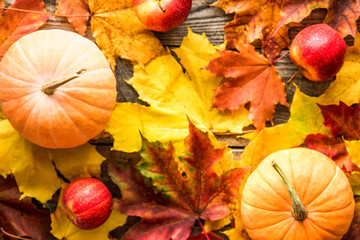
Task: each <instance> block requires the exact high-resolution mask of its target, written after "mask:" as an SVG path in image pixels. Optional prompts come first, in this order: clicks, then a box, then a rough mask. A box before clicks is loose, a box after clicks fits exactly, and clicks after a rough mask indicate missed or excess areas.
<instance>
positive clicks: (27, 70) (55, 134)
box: [0, 30, 116, 148]
mask: <svg viewBox="0 0 360 240" xmlns="http://www.w3.org/2000/svg"><path fill="white" fill-rule="evenodd" d="M115 102H116V79H115V77H114V74H113V72H112V70H111V68H110V66H109V63H108V61H107V60H106V58H105V57H104V55H103V54H102V52H101V51H100V50H99V49H98V47H97V46H96V45H95V44H94V43H93V42H91V41H90V40H88V39H86V38H84V37H82V36H80V35H79V34H76V33H72V32H68V31H64V30H41V31H37V32H34V33H31V34H29V35H26V36H24V37H22V38H21V39H19V40H18V41H17V42H16V43H14V44H13V45H12V46H11V47H10V49H9V50H8V51H7V52H6V53H5V55H4V57H3V59H2V61H1V62H0V103H1V107H2V109H3V111H4V114H5V116H6V118H7V119H8V120H9V121H10V123H11V124H12V126H13V127H14V128H15V129H16V130H17V131H18V132H20V133H21V134H22V135H23V136H24V137H25V138H27V139H28V140H29V141H31V142H33V143H35V144H38V145H40V146H43V147H47V148H71V147H75V146H78V145H81V144H84V143H86V142H87V141H88V140H90V139H91V138H93V137H95V136H96V135H98V134H99V133H100V132H101V131H102V130H103V129H104V127H105V125H106V123H107V122H108V120H109V118H110V116H111V114H112V110H113V108H114V106H115Z"/></svg>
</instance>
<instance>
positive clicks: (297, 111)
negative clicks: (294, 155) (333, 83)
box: [241, 88, 329, 166]
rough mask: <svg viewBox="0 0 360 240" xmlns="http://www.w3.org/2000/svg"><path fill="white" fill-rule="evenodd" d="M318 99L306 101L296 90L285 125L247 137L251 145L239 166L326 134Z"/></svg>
mask: <svg viewBox="0 0 360 240" xmlns="http://www.w3.org/2000/svg"><path fill="white" fill-rule="evenodd" d="M316 100H317V98H314V97H309V96H307V95H305V94H303V93H301V92H300V90H299V89H298V88H297V89H296V92H295V95H294V98H293V102H292V105H291V109H290V115H291V116H290V119H289V121H288V122H287V123H283V124H279V125H276V126H275V127H270V128H264V129H263V130H262V131H261V132H260V133H259V134H257V135H256V134H254V135H249V138H250V140H251V142H250V144H249V145H248V146H247V147H246V148H245V151H244V153H243V154H242V155H241V164H242V166H254V165H257V164H258V163H260V162H261V161H262V160H263V159H264V158H265V157H266V156H267V155H269V154H270V153H273V152H275V151H278V150H282V149H288V148H291V147H295V146H299V145H300V144H302V143H303V141H304V139H305V137H306V136H307V135H308V134H310V133H325V134H328V133H329V130H328V129H327V128H326V127H325V126H324V124H323V122H324V118H323V117H322V115H321V110H320V108H319V107H318V106H317V104H316Z"/></svg>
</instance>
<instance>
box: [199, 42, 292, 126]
mask: <svg viewBox="0 0 360 240" xmlns="http://www.w3.org/2000/svg"><path fill="white" fill-rule="evenodd" d="M234 45H235V47H236V49H237V50H238V51H239V52H235V51H228V50H225V51H219V54H220V57H218V58H215V59H213V60H211V61H210V63H209V65H208V66H206V67H205V69H207V70H209V71H211V72H212V73H213V74H214V75H215V76H217V77H224V82H223V83H222V84H221V85H220V86H219V87H218V88H217V89H216V95H215V98H214V101H213V105H214V107H217V108H219V109H220V110H222V111H225V110H231V111H233V112H234V111H236V110H237V109H238V108H239V107H240V106H243V105H245V104H246V103H248V102H250V103H251V104H250V113H249V119H251V120H253V122H254V125H255V127H256V128H257V129H262V128H263V127H264V126H265V123H266V121H272V119H273V117H274V113H275V106H276V104H278V103H279V104H282V105H284V106H288V104H287V102H286V92H285V84H284V83H283V82H282V80H281V77H279V76H278V75H277V71H276V68H275V67H274V66H273V65H272V64H271V63H270V61H269V60H268V59H267V58H266V57H265V56H263V55H261V54H259V53H257V52H256V51H255V48H254V46H252V45H248V44H241V43H240V42H238V41H235V42H234Z"/></svg>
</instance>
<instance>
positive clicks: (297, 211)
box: [271, 161, 308, 221]
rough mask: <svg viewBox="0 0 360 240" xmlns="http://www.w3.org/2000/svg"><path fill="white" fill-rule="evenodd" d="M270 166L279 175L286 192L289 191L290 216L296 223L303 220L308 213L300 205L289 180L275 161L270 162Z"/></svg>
mask: <svg viewBox="0 0 360 240" xmlns="http://www.w3.org/2000/svg"><path fill="white" fill-rule="evenodd" d="M271 165H272V166H273V168H274V169H275V170H276V172H277V173H278V174H279V175H280V177H281V179H282V180H283V182H284V184H285V186H286V188H287V190H288V191H289V194H290V199H291V203H292V207H293V210H292V216H293V217H294V219H295V220H296V221H303V220H305V219H306V217H307V214H308V212H307V210H306V208H305V206H304V205H303V204H302V202H301V200H300V198H299V195H298V194H297V193H296V191H295V189H294V187H293V186H292V184H291V182H290V181H289V179H288V178H287V177H286V175H285V174H284V172H283V171H282V170H281V168H280V167H279V165H277V163H276V162H275V161H272V163H271Z"/></svg>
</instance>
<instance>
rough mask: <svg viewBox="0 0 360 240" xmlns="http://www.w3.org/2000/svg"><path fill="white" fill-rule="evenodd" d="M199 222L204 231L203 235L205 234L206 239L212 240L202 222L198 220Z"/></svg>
mask: <svg viewBox="0 0 360 240" xmlns="http://www.w3.org/2000/svg"><path fill="white" fill-rule="evenodd" d="M197 221H198V223H199V225H200V227H201V229H202V231H203V233H204V235H205V237H206V240H210V238H209V236H208V234H207V233H206V231H205V228H204V225H203V224H202V223H201V221H200V219H199V218H198V219H197Z"/></svg>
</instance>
